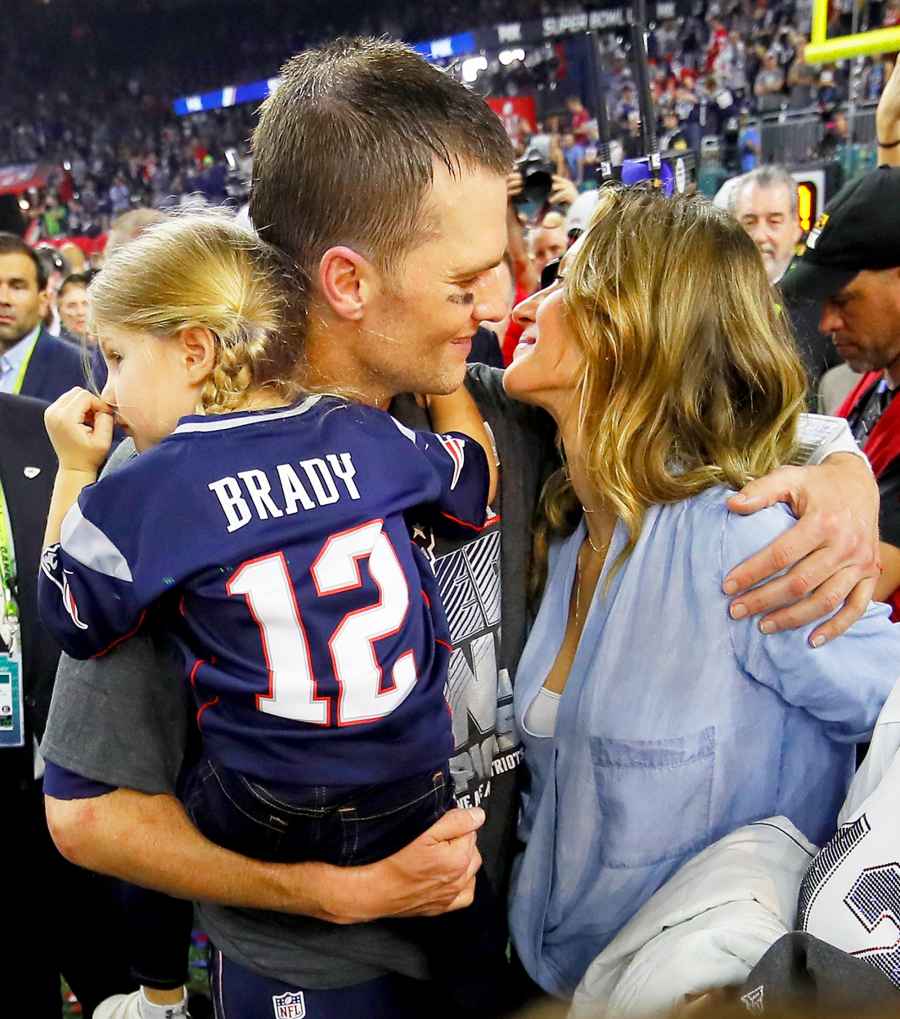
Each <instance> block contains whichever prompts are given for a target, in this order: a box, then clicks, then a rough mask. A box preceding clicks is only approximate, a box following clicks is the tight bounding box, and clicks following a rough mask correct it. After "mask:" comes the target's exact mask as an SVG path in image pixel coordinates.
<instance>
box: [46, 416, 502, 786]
mask: <svg viewBox="0 0 900 1019" xmlns="http://www.w3.org/2000/svg"><path fill="white" fill-rule="evenodd" d="M487 491H488V472H487V463H486V458H485V455H484V451H483V450H482V449H481V447H480V446H479V444H478V443H476V442H474V441H473V440H471V439H468V438H466V437H465V436H463V435H456V434H449V435H434V434H432V433H429V432H413V431H411V430H410V429H408V428H406V427H404V426H403V425H401V424H400V423H399V422H397V421H396V420H395V419H394V418H393V417H391V416H390V415H389V414H387V413H385V412H383V411H378V410H375V409H373V408H370V407H363V406H360V405H358V404H350V403H347V402H345V401H342V400H339V399H337V398H334V397H320V396H312V397H308V398H306V399H305V400H304V401H303V402H301V403H299V404H297V405H295V406H293V407H290V408H282V409H278V410H265V411H254V412H240V413H234V414H222V415H216V416H209V417H202V416H196V417H187V418H182V420H181V422H180V423H179V425H178V427H177V428H176V429H175V431H174V432H173V433H172V434H171V435H170V436H167V437H166V438H165V439H164V440H163V441H162V442H161V443H160V444H159V445H158V446H156V447H155V448H154V449H152V450H150V451H149V452H147V453H145V454H143V455H142V456H139V457H137V458H136V459H135V460H134V461H132V462H131V463H130V464H129V465H128V466H126V467H124V468H123V469H122V470H120V471H118V472H117V473H115V474H113V475H111V476H109V477H107V478H102V479H101V480H99V481H98V482H97V483H96V484H93V485H90V486H89V487H87V488H85V489H84V491H83V492H82V493H81V496H80V497H79V500H78V503H77V504H76V505H75V506H73V507H72V509H71V510H70V511H69V513H68V515H67V516H66V518H65V520H64V522H63V525H62V528H61V536H60V543H59V544H58V545H54V546H51V547H50V548H48V549H47V550H45V553H44V557H43V561H42V571H41V578H40V584H39V600H40V608H41V616H42V618H43V620H44V622H45V623H46V625H47V626H48V627H49V628H50V629H51V631H52V632H53V633H54V635H55V636H56V637H57V638H58V640H59V642H60V644H61V645H62V646H63V648H64V649H65V650H66V651H67V652H68V653H69V654H70V655H72V656H73V657H76V658H87V657H91V656H94V655H97V654H102V653H104V651H106V650H108V649H109V648H110V647H111V646H113V645H114V644H116V643H117V642H119V641H121V640H123V639H125V637H127V636H129V635H130V634H131V633H133V632H134V631H135V630H136V629H137V628H138V627H140V625H141V623H142V620H143V618H144V615H145V613H146V611H147V610H148V609H149V608H150V607H151V606H153V605H154V604H156V603H161V606H163V608H162V611H163V612H164V614H165V616H164V625H165V626H166V627H167V628H168V629H169V630H170V631H171V632H172V633H173V634H174V636H175V639H176V640H177V642H178V643H179V645H180V647H181V649H182V651H183V653H184V657H185V672H186V674H187V675H188V677H189V679H190V683H191V685H192V687H193V688H194V692H195V696H196V698H197V703H198V722H199V724H200V727H201V729H202V731H203V734H204V741H205V749H206V751H207V753H208V754H209V755H210V756H211V757H213V758H214V759H215V760H217V761H220V762H221V763H222V764H224V765H225V766H227V767H230V768H233V769H235V770H237V771H240V772H242V773H243V774H245V775H248V776H250V777H253V778H256V779H258V780H260V781H275V782H277V783H279V784H281V785H285V784H288V785H300V786H305V785H330V786H334V785H356V784H369V783H382V782H388V781H393V780H396V779H398V778H402V777H406V776H409V775H412V774H415V773H417V772H421V771H425V770H427V769H428V768H431V767H435V766H437V765H439V764H442V763H444V762H445V761H446V760H447V759H448V757H449V756H450V754H451V752H452V739H451V732H450V716H449V711H448V708H447V705H446V702H445V699H444V683H445V678H446V667H447V658H448V652H449V650H450V643H449V634H448V632H447V623H446V620H445V618H444V613H443V610H442V608H441V604H440V601H439V598H438V593H437V586H436V583H435V578H434V573H433V570H432V568H431V566H430V564H429V562H428V560H427V559H426V558H425V556H424V554H423V553H422V551H421V550H420V549H418V548H417V547H416V546H415V545H414V544H413V543H412V541H411V539H410V535H409V531H408V527H407V523H406V519H405V514H406V512H407V511H409V510H412V509H413V508H414V507H415V508H416V509H417V513H416V516H417V517H418V518H420V517H421V515H422V508H423V507H424V511H425V512H426V513H427V514H428V515H429V516H431V517H433V521H434V525H435V527H438V528H443V529H444V530H448V529H449V530H450V531H456V532H457V533H458V532H459V530H460V529H462V530H463V531H471V530H472V529H474V530H476V531H477V530H480V528H481V527H482V525H483V523H484V519H485V510H486V506H487Z"/></svg>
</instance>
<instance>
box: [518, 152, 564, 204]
mask: <svg viewBox="0 0 900 1019" xmlns="http://www.w3.org/2000/svg"><path fill="white" fill-rule="evenodd" d="M516 169H517V170H518V171H519V173H520V174H521V175H522V193H521V194H520V195H517V196H516V198H515V202H516V203H517V204H519V205H526V204H527V205H531V206H535V207H536V208H540V207H541V206H543V205H545V204H546V202H547V199H548V198H549V197H550V192H551V191H552V190H553V173H554V170H555V167H554V165H553V163H551V162H548V161H547V160H546V159H544V158H543V157H542V156H541V154H540V153H538V152H533V151H532V152H526V153H525V155H524V156H522V157H521V158H520V159H517V160H516Z"/></svg>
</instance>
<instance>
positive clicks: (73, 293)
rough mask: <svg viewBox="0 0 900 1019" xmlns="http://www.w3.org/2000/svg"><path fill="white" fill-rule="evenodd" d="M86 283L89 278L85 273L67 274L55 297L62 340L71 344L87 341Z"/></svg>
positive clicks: (88, 281)
mask: <svg viewBox="0 0 900 1019" xmlns="http://www.w3.org/2000/svg"><path fill="white" fill-rule="evenodd" d="M88 283H90V276H89V275H88V274H87V273H78V272H73V273H69V275H68V276H66V278H65V279H64V280H63V281H62V284H61V285H60V288H59V292H58V293H57V295H56V307H57V309H58V310H59V321H60V323H61V325H62V328H63V332H64V335H63V339H68V340H70V341H71V342H73V343H78V344H80V343H82V342H84V341H86V340H87V314H88V297H87V288H88Z"/></svg>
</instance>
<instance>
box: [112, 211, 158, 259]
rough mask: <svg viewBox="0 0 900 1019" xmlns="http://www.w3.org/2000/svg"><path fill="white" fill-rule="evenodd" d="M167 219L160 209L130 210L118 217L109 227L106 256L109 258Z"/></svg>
mask: <svg viewBox="0 0 900 1019" xmlns="http://www.w3.org/2000/svg"><path fill="white" fill-rule="evenodd" d="M165 218H166V214H165V213H164V212H160V210H159V209H129V210H128V212H123V213H122V215H121V216H116V218H115V219H114V220H113V221H112V223H110V226H109V233H108V234H107V237H106V248H105V251H104V254H105V255H106V256H107V258H108V257H109V256H110V255H111V254H112V253H113V251H115V249H116V248H118V247H121V246H122V245H123V244H127V243H128V242H129V241H133V240H134V239H135V238H136V237H140V236H141V234H142V233H143V232H144V231H145V230H149V229H150V227H151V226H155V224H157V223H162V221H163V220H164V219H165Z"/></svg>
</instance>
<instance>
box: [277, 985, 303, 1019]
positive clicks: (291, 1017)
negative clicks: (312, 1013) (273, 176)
mask: <svg viewBox="0 0 900 1019" xmlns="http://www.w3.org/2000/svg"><path fill="white" fill-rule="evenodd" d="M272 1008H273V1009H274V1011H275V1019H303V1016H305V1015H306V1000H305V999H304V997H303V991H287V992H286V993H285V994H273V995H272Z"/></svg>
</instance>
